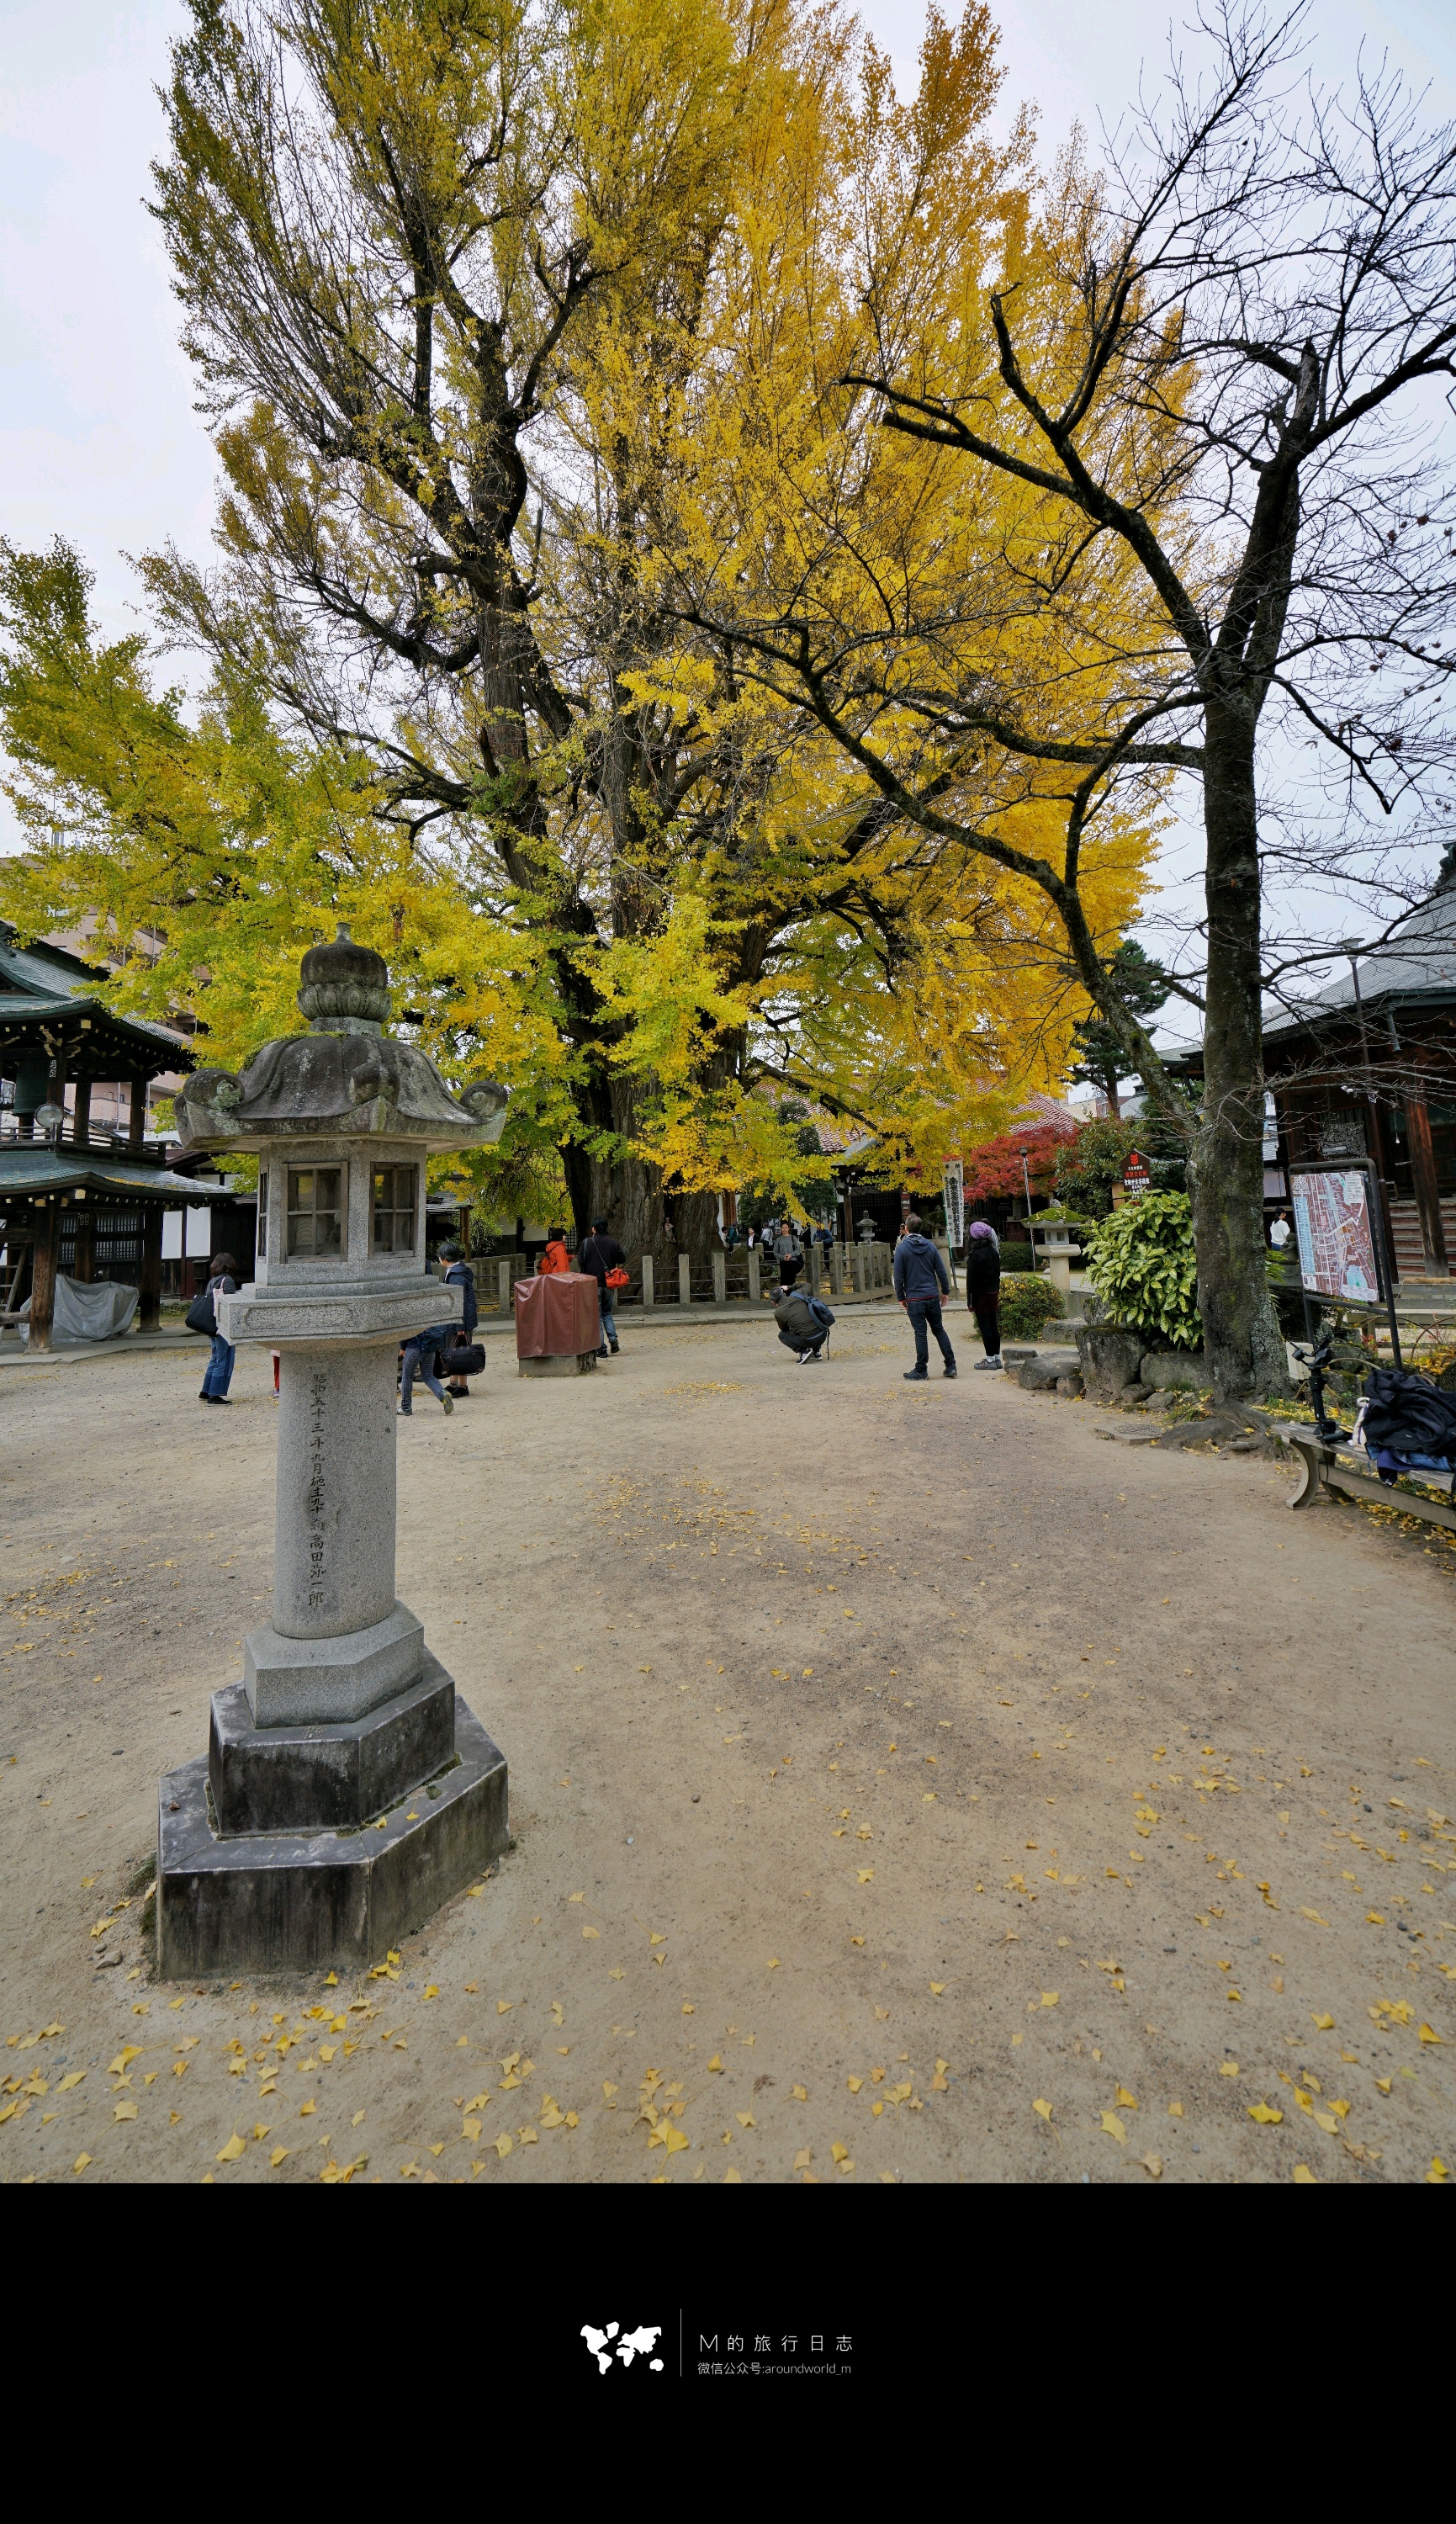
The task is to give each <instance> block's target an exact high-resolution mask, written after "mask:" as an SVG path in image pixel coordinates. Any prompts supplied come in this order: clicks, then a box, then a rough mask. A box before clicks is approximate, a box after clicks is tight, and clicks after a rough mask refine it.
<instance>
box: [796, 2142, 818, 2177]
mask: <svg viewBox="0 0 1456 2524" xmlns="http://www.w3.org/2000/svg"><path fill="white" fill-rule="evenodd" d="M813 2160H814V2159H813V2152H812V2150H811V2149H809V2148H806V2147H801V2149H800V2151H799V2154H798V2155H797V2156H796V2158H795V2160H794V2170H795V2172H796V2173H802V2172H803V2170H804V2168H805V2166H806V2165H810V2164H812V2162H813Z"/></svg>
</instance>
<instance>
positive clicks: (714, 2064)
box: [611, 2051, 723, 2094]
mask: <svg viewBox="0 0 1456 2524" xmlns="http://www.w3.org/2000/svg"><path fill="white" fill-rule="evenodd" d="M707 2064H708V2066H709V2068H711V2069H713V2070H714V2071H716V2070H717V2069H719V2068H721V2067H722V2065H723V2063H722V2061H721V2060H720V2059H719V2058H718V2055H717V2053H716V2051H715V2052H714V2053H713V2056H712V2058H711V2059H710V2060H709V2062H708V2063H707ZM611 2091H612V2093H613V2094H615V2093H616V2088H615V2086H613V2087H612V2090H611Z"/></svg>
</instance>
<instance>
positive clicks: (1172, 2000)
mask: <svg viewBox="0 0 1456 2524" xmlns="http://www.w3.org/2000/svg"><path fill="white" fill-rule="evenodd" d="M961 1321H963V1318H962V1317H956V1318H955V1319H954V1323H955V1325H957V1326H958V1324H959V1323H960V1322H961ZM199 1354H200V1345H199ZM975 1355H976V1353H975V1351H974V1350H969V1349H968V1350H967V1353H966V1356H965V1360H964V1364H965V1366H966V1367H969V1365H970V1361H971V1359H972V1358H973V1357H974V1356H975ZM906 1363H907V1343H906V1340H905V1336H904V1334H903V1331H902V1327H901V1324H900V1322H899V1320H898V1317H897V1316H895V1315H894V1314H892V1313H878V1312H877V1313H875V1314H873V1315H871V1314H868V1313H866V1314H864V1315H861V1316H859V1317H858V1318H857V1319H856V1320H854V1321H853V1322H852V1323H848V1324H842V1326H841V1328H840V1330H838V1331H837V1332H836V1334H835V1336H834V1343H833V1357H832V1360H831V1361H830V1362H829V1363H827V1364H825V1365H823V1366H821V1367H818V1368H810V1369H798V1368H796V1367H794V1366H793V1364H792V1363H791V1362H790V1361H789V1360H788V1359H787V1357H786V1355H785V1353H784V1352H783V1351H782V1350H781V1349H780V1348H779V1347H778V1345H777V1343H776V1341H775V1339H774V1337H773V1334H772V1329H771V1327H768V1326H764V1325H762V1324H756V1323H754V1324H747V1323H746V1324H743V1325H734V1326H725V1325H708V1326H704V1327H701V1328H699V1329H689V1328H687V1327H684V1328H683V1329H681V1330H675V1331H672V1332H664V1331H661V1330H657V1331H655V1332H654V1333H653V1335H652V1336H651V1337H650V1338H649V1337H643V1338H641V1339H640V1340H639V1341H638V1342H636V1343H634V1342H633V1341H632V1340H631V1339H630V1337H629V1338H628V1339H627V1341H626V1342H625V1343H624V1347H623V1350H622V1355H621V1357H620V1358H619V1359H618V1360H616V1361H614V1362H613V1363H612V1365H611V1367H610V1368H609V1370H606V1371H603V1372H601V1373H599V1374H597V1375H595V1376H593V1377H589V1378H586V1379H582V1380H580V1381H579V1382H573V1383H564V1382H562V1383H555V1382H547V1383H541V1382H531V1383H526V1382H523V1381H519V1380H517V1379H516V1378H515V1377H514V1376H513V1374H511V1373H510V1362H509V1360H508V1359H507V1358H506V1357H504V1356H503V1355H502V1354H501V1350H500V1348H499V1347H498V1346H497V1345H494V1344H493V1346H492V1350H491V1364H490V1367H489V1369H488V1371H487V1373H486V1375H485V1376H484V1377H483V1378H482V1379H480V1380H479V1381H478V1382H477V1383H476V1385H475V1388H474V1391H473V1393H472V1396H471V1399H470V1401H469V1402H468V1404H466V1405H465V1406H463V1407H462V1408H461V1409H460V1410H458V1411H457V1412H456V1414H455V1417H454V1418H453V1420H451V1421H449V1422H446V1421H445V1420H444V1419H443V1417H441V1416H440V1415H438V1414H437V1413H436V1411H435V1409H434V1406H433V1404H432V1403H431V1401H430V1399H429V1397H428V1395H420V1396H418V1397H417V1399H416V1406H415V1417H414V1421H413V1426H412V1427H411V1428H410V1429H408V1430H406V1429H404V1428H403V1426H401V1427H400V1428H399V1430H398V1438H399V1445H400V1452H401V1459H402V1460H401V1478H400V1497H401V1520H400V1587H401V1593H402V1595H403V1597H404V1600H405V1601H406V1602H407V1603H409V1604H411V1605H413V1608H414V1609H415V1610H416V1611H417V1612H418V1613H419V1614H420V1615H421V1617H422V1618H423V1619H424V1621H425V1624H426V1627H427V1630H428V1633H429V1636H430V1639H431V1643H432V1645H433V1646H434V1647H435V1649H436V1651H437V1652H438V1653H439V1654H440V1655H441V1656H442V1657H443V1658H444V1660H445V1662H446V1664H447V1665H448V1666H450V1668H451V1669H452V1671H453V1672H454V1674H455V1675H456V1678H457V1681H458V1683H459V1685H460V1687H461V1691H462V1693H463V1694H464V1696H465V1698H466V1699H467V1700H468V1701H469V1702H470V1704H471V1705H472V1707H473V1708H474V1709H475V1710H476V1712H477V1713H478V1715H479V1716H480V1717H481V1718H482V1719H483V1720H484V1722H485V1723H486V1724H487V1725H488V1726H489V1727H490V1729H491V1731H492V1732H493V1733H494V1734H495V1735H496V1736H497V1738H498V1740H499V1741H500V1743H501V1744H502V1745H503V1746H504V1747H505V1749H506V1752H507V1755H508V1757H509V1759H510V1767H511V1818H512V1828H513V1832H514V1843H513V1846H512V1848H511V1850H510V1854H509V1855H508V1856H507V1857H506V1859H505V1860H504V1861H503V1863H502V1865H501V1868H500V1869H499V1871H498V1873H497V1874H496V1875H495V1876H494V1877H493V1878H492V1879H491V1880H490V1881H489V1882H488V1883H487V1884H485V1885H484V1886H483V1888H482V1889H481V1890H480V1891H479V1893H478V1894H476V1895H475V1896H473V1897H472V1896H471V1895H469V1894H464V1895H461V1898H460V1899H459V1900H457V1901H456V1902H454V1903H453V1904H451V1905H450V1906H449V1908H448V1909H447V1910H446V1911H445V1912H443V1913H442V1914H441V1915H440V1916H439V1917H436V1918H435V1919H433V1920H431V1921H430V1922H428V1923H427V1925H426V1926H425V1927H424V1928H423V1929H422V1930H421V1931H420V1933H419V1934H418V1935H417V1936H415V1937H413V1938H412V1939H410V1940H409V1941H408V1942H407V1944H406V1946H405V1948H404V1949H403V1950H402V1951H401V1954H400V1957H399V1960H398V1964H397V1965H396V1964H391V1965H390V1966H388V1967H387V1970H388V1975H389V1976H381V1977H378V1978H371V1977H369V1976H367V1975H358V1974H356V1975H349V1976H343V1975H341V1978H340V1981H339V1983H338V1984H337V1985H335V1986H328V1985H326V1984H324V1983H323V1982H322V1981H321V1980H320V1979H319V1978H317V1977H316V1976H315V1977H311V1978H309V1979H308V1980H306V1981H300V1980H278V1981H276V1982H272V1981H270V1982H267V1983H264V1982H255V1981H244V1982H242V1983H241V1984H238V1985H233V1986H227V1985H224V1984H217V1983H214V1984H208V1985H206V1986H202V1987H199V1988H196V1989H194V1988H192V1987H190V1986H189V1987H187V1988H185V1989H181V1990H178V1989H175V1988H172V1987H171V1986H170V1985H165V1984H160V1983H154V1982H153V1981H152V1979H151V1978H150V1960H149V1949H148V1944H147V1940H146V1936H145V1931H144V1925H143V1920H144V1912H145V1891H146V1885H147V1881H148V1876H149V1863H148V1861H149V1851H150V1848H151V1844H152V1837H153V1832H154V1826H155V1794H156V1789H155V1781H156V1777H157V1774H158V1773H159V1772H161V1771H163V1770H164V1769H167V1768H169V1767H170V1766H171V1765H173V1764H175V1763H177V1762H179V1761H182V1760H185V1759H188V1758H189V1757H191V1756H192V1755H194V1754H197V1753H200V1752H202V1751H203V1750H204V1749H205V1746H206V1741H207V1711H208V1699H209V1694H210V1693H211V1692H212V1691H213V1690H214V1689H216V1688H217V1686H218V1684H219V1683H220V1682H223V1681H225V1680H228V1679H230V1678H231V1677H232V1676H233V1675H236V1674H237V1672H238V1671H239V1662H240V1661H239V1656H238V1648H239V1643H240V1641H241V1638H242V1634H243V1631H244V1628H245V1626H247V1625H249V1624H250V1623H252V1622H254V1621H256V1620H258V1619H259V1618H260V1616H261V1614H262V1612H263V1609H264V1607H265V1605H266V1602H267V1588H268V1580H269V1562H270V1552H271V1520H272V1453H273V1403H272V1397H271V1393H270V1390H269V1384H270V1379H269V1375H268V1370H267V1360H266V1359H264V1358H260V1357H250V1356H247V1355H244V1357H243V1358H242V1361H241V1365H240V1370H239V1374H238V1377H237V1379H236V1381H235V1383H234V1386H233V1391H234V1395H235V1396H236V1403H235V1407H234V1408H233V1409H232V1410H231V1411H230V1412H229V1413H228V1414H227V1415H226V1416H225V1417H224V1418H223V1419H222V1420H220V1421H219V1420H218V1415H217V1413H216V1412H208V1413H206V1414H204V1413H203V1412H202V1411H201V1410H200V1409H199V1408H198V1405H197V1403H196V1401H195V1399H194V1396H195V1392H196V1376H197V1364H198V1361H197V1357H196V1356H190V1355H188V1356H183V1357H176V1356H173V1355H170V1354H167V1353H165V1352H164V1353H155V1354H153V1355H151V1356H146V1357H137V1358H119V1359H114V1360H98V1361H95V1362H93V1363H91V1364H90V1365H88V1366H86V1367H83V1368H77V1367H75V1366H68V1367H66V1368H64V1369H61V1368H58V1367H46V1366H43V1365H40V1364H36V1365H35V1366H34V1367H30V1366H28V1365H27V1366H26V1367H25V1368H24V1369H15V1370H12V1371H11V1372H10V1373H9V1374H8V1375H7V1376H6V1377H5V1378H4V1380H3V1391H0V1404H3V1408H4V1411H5V1415H6V1420H7V1424H8V1425H7V1444H6V1448H5V1466H6V1469H5V1473H4V1490H3V1498H0V1532H3V1535H4V1542H5V1572H6V1586H5V1592H6V1603H5V1607H4V1611H5V1628H6V1630H7V1632H8V1633H9V1635H7V1636H6V1638H5V1639H4V1642H3V1647H0V1690H3V1695H4V1716H3V1731H0V1794H3V1798H4V1801H5V1802H4V1808H3V1816H4V1845H5V1849H6V1854H7V1863H6V1868H5V1873H4V1881H3V1885H0V1906H3V1943H0V1952H3V1955H4V1958H5V1961H4V1966H3V1981H4V1996H3V2010H0V2014H3V2027H0V2029H3V2031H4V2034H5V2036H6V2037H7V2042H8V2044H9V2047H8V2048H7V2050H6V2052H5V2055H4V2068H3V2075H4V2078H5V2081H6V2092H5V2093H4V2094H3V2095H0V2180H3V2181H8V2182H14V2181H24V2180H31V2179H35V2180H57V2179H70V2178H73V2174H74V2173H75V2171H76V2169H77V2168H78V2169H79V2178H82V2179H84V2180H87V2181H92V2182H94V2181H104V2180H149V2181H194V2182H195V2181H201V2180H203V2179H205V2178H207V2179H214V2180H217V2181H219V2182H221V2181H229V2182H240V2181H241V2182H247V2181H268V2182H288V2181H303V2180H317V2179H318V2178H319V2175H320V2173H325V2174H327V2176H328V2178H329V2179H331V2180H333V2179H337V2178H339V2175H340V2173H342V2172H343V2171H345V2170H347V2169H348V2168H350V2167H355V2166H357V2167H358V2170H357V2171H356V2172H355V2174H354V2177H353V2178H355V2179H356V2180H373V2179H376V2178H381V2177H382V2179H384V2180H385V2181H398V2180H400V2179H401V2178H405V2179H411V2180H413V2179H419V2180H424V2181H430V2180H439V2181H446V2180H457V2179H461V2178H463V2179H474V2180H478V2181H482V2182H518V2181H522V2180H525V2181H549V2180H558V2181H559V2180H576V2181H598V2182H602V2181H613V2182H615V2181H623V2182H634V2181H635V2182H641V2181H647V2180H650V2179H666V2180H670V2181H677V2182H683V2181H693V2180H706V2181H722V2180H724V2179H729V2180H732V2179H734V2178H738V2179H741V2180H743V2181H787V2180H791V2179H799V2178H803V2177H804V2176H805V2175H807V2176H808V2177H810V2178H813V2179H823V2180H831V2179H833V2180H837V2181H841V2182H849V2183H855V2182H866V2181H870V2182H872V2181H877V2180H890V2181H894V2180H897V2179H898V2180H918V2181H936V2180H947V2179H958V2178H970V2179H978V2180H987V2179H990V2180H1009V2181H1031V2180H1037V2181H1041V2180H1045V2181H1055V2182H1066V2181H1077V2180H1088V2179H1091V2180H1092V2181H1102V2182H1106V2181H1125V2182H1126V2181H1135V2182H1140V2183H1143V2182H1147V2181H1148V2180H1150V2179H1156V2178H1161V2179H1163V2180H1164V2181H1178V2180H1184V2181H1188V2180H1192V2181H1197V2180H1205V2181H1228V2180H1239V2181H1248V2180H1266V2181H1288V2180H1290V2179H1291V2178H1295V2177H1296V2176H1297V2178H1301V2179H1302V2178H1305V2177H1304V2175H1303V2174H1301V2173H1299V2172H1298V2169H1299V2168H1301V2167H1304V2168H1307V2169H1308V2174H1309V2175H1311V2176H1313V2177H1314V2178H1315V2179H1317V2180H1319V2181H1322V2182H1328V2181H1366V2182H1368V2181H1372V2180H1374V2181H1389V2180H1413V2179H1422V2178H1425V2177H1426V2176H1427V2174H1428V2172H1429V2170H1430V2168H1431V2166H1432V2159H1443V2160H1445V2161H1446V2162H1447V2163H1449V2162H1451V2161H1452V2156H1453V2144H1456V2127H1453V2113H1452V2071H1451V2063H1452V2058H1453V2053H1456V2004H1453V1986H1452V1975H1453V1967H1456V1881H1453V1880H1452V1876H1451V1873H1450V1871H1449V1870H1451V1869H1453V1868H1456V1834H1453V1831H1452V1826H1451V1823H1450V1821H1449V1820H1448V1817H1449V1816H1450V1814H1451V1812H1452V1809H1453V1807H1456V1793H1453V1788H1452V1761H1453V1752H1456V1719H1453V1693H1452V1686H1451V1655H1450V1614H1451V1595H1450V1586H1451V1577H1450V1576H1449V1575H1448V1571H1449V1569H1450V1567H1451V1566H1452V1556H1451V1555H1449V1554H1447V1553H1446V1551H1445V1550H1444V1547H1443V1546H1441V1545H1440V1544H1439V1542H1438V1541H1432V1543H1431V1546H1430V1548H1428V1547H1427V1545H1426V1541H1425V1540H1423V1539H1419V1538H1418V1539H1411V1538H1409V1537H1407V1536H1405V1535H1403V1534H1401V1533H1399V1532H1397V1531H1395V1530H1393V1529H1389V1528H1388V1527H1383V1526H1382V1525H1381V1524H1380V1523H1379V1522H1377V1521H1376V1520H1374V1519H1373V1518H1372V1517H1371V1516H1369V1515H1368V1514H1367V1513H1366V1512H1365V1511H1363V1510H1361V1509H1359V1508H1353V1507H1349V1508H1344V1507H1339V1506H1336V1505H1334V1504H1331V1505H1328V1506H1324V1507H1321V1508H1319V1509H1317V1510H1314V1511H1312V1512H1311V1513H1310V1514H1308V1515H1306V1516H1301V1517H1299V1518H1293V1517H1290V1516H1289V1515H1287V1514H1286V1510H1285V1506H1284V1501H1285V1498H1286V1495H1287V1492H1288V1489H1289V1485H1290V1484H1289V1480H1288V1477H1287V1475H1286V1473H1285V1472H1284V1471H1283V1469H1282V1468H1281V1467H1277V1466H1274V1465H1271V1464H1270V1463H1268V1462H1267V1461H1264V1460H1263V1459H1261V1458H1258V1457H1250V1458H1243V1459H1238V1460H1235V1459H1230V1458H1227V1457H1214V1456H1199V1455H1189V1454H1181V1453H1180V1454H1168V1453H1165V1452H1164V1451H1162V1450H1161V1449H1158V1450H1153V1451H1149V1450H1148V1449H1146V1448H1142V1449H1139V1450H1136V1451H1128V1450H1124V1449H1123V1448H1120V1447H1118V1448H1113V1447H1110V1446H1107V1445H1105V1444H1099V1443H1098V1442H1096V1440H1095V1439H1094V1437H1093V1435H1092V1424H1093V1422H1094V1421H1095V1420H1096V1419H1097V1417H1098V1416H1105V1415H1098V1414H1097V1413H1095V1412H1094V1411H1093V1410H1092V1409H1091V1407H1089V1406H1083V1405H1079V1404H1071V1403H1060V1402H1055V1401H1051V1400H1046V1399H1043V1398H1040V1397H1034V1396H1032V1395H1029V1394H1023V1393H1021V1392H1019V1391H1017V1390H1015V1389H1014V1388H1011V1387H1008V1386H1007V1385H1006V1384H1005V1383H1004V1381H1003V1380H1002V1379H1000V1378H993V1377H989V1376H980V1375H975V1374H969V1373H963V1374H962V1376H961V1377H960V1379H959V1381H958V1382H957V1383H956V1385H955V1388H954V1390H953V1391H952V1390H951V1389H950V1387H949V1385H948V1384H946V1383H943V1382H941V1380H940V1379H939V1376H938V1375H937V1376H936V1377H935V1378H934V1379H933V1381H932V1382H931V1383H929V1384H928V1385H926V1386H907V1385H905V1384H903V1383H901V1381H900V1370H901V1369H902V1367H903V1366H904V1365H905V1364H906ZM124 1897H129V1907H127V1908H124V1909H120V1908H118V1907H117V1906H118V1904H119V1902H120V1901H121V1900H122V1899H123V1898H124ZM1372 1915H1375V1916H1372ZM103 1921H110V1922H111V1924H110V1925H109V1926H107V1927H105V1928H103V1929H101V1932H100V1933H99V1934H97V1933H93V1931H95V1930H97V1929H98V1927H99V1926H100V1923H101V1922H103ZM1423 2028H1424V2030H1423ZM1432 2037H1437V2038H1432ZM126 2055H132V2056H126ZM118 2062H121V2063H122V2064H121V2066H117V2065H116V2063H118ZM1301 2098H1302V2102H1301ZM1251 2108H1256V2109H1258V2110H1259V2111H1268V2112H1269V2113H1272V2114H1282V2116H1283V2117H1282V2118H1265V2119H1257V2120H1256V2119H1255V2118H1254V2117H1253V2116H1252V2112H1251ZM7 2111H8V2112H9V2117H8V2118H6V2117H5V2114H6V2113H7ZM235 2138H236V2140H237V2142H238V2143H239V2145H238V2147H237V2149H236V2151H235V2152H234V2153H232V2154H231V2155H229V2153H228V2151H229V2150H231V2149H232V2148H233V2142H234V2139H235ZM283 2151H286V2153H284V2152H283ZM275 2158H276V2162H275V2161H274V2160H275ZM362 2160H363V2161H362Z"/></svg>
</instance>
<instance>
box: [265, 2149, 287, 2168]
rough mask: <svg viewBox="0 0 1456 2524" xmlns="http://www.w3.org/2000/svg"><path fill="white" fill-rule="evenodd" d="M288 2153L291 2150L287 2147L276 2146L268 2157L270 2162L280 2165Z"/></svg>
mask: <svg viewBox="0 0 1456 2524" xmlns="http://www.w3.org/2000/svg"><path fill="white" fill-rule="evenodd" d="M288 2154H289V2150H288V2149H287V2148H286V2147H275V2148H274V2149H273V2152H272V2154H271V2156H270V2157H269V2158H268V2162H269V2164H271V2165H274V2166H277V2165H280V2164H281V2163H282V2161H283V2159H284V2157H285V2156H287V2155H288Z"/></svg>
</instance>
